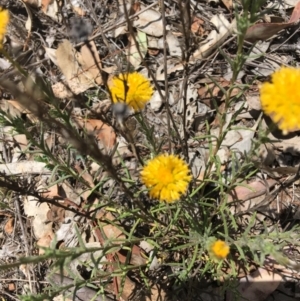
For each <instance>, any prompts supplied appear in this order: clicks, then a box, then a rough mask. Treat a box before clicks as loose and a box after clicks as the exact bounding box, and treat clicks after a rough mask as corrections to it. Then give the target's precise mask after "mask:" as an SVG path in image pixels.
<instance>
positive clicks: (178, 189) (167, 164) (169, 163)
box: [141, 154, 192, 203]
mask: <svg viewBox="0 0 300 301" xmlns="http://www.w3.org/2000/svg"><path fill="white" fill-rule="evenodd" d="M191 178H192V177H191V176H190V174H189V167H188V165H187V164H186V163H185V162H184V161H183V160H182V159H181V158H180V157H177V156H175V155H165V154H162V155H158V156H157V157H155V158H154V159H152V160H150V161H149V162H148V164H147V165H146V166H145V167H144V168H143V170H142V172H141V179H142V182H143V183H144V184H145V185H146V187H147V188H149V194H150V197H151V198H154V199H158V200H160V201H166V202H168V203H172V202H175V201H177V200H178V199H179V198H180V196H181V195H182V194H183V193H185V192H186V190H187V187H188V184H189V182H190V180H191Z"/></svg>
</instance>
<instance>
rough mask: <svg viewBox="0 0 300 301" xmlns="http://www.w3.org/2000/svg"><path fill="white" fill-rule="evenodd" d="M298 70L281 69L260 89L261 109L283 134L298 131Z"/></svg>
mask: <svg viewBox="0 0 300 301" xmlns="http://www.w3.org/2000/svg"><path fill="white" fill-rule="evenodd" d="M299 84H300V69H296V68H292V67H282V68H281V69H279V70H277V71H276V72H274V73H273V75H272V82H271V83H269V82H266V83H263V84H262V86H261V88H260V99H261V104H262V109H263V111H264V112H265V114H267V115H269V116H270V117H271V118H272V120H273V122H274V123H276V124H277V125H278V127H279V128H280V129H281V130H282V131H283V134H287V133H288V132H292V131H296V130H299V129H300V89H299Z"/></svg>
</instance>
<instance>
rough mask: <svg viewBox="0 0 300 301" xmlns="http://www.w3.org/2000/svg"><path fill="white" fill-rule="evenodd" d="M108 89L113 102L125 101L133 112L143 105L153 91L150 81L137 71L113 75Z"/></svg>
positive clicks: (140, 108)
mask: <svg viewBox="0 0 300 301" xmlns="http://www.w3.org/2000/svg"><path fill="white" fill-rule="evenodd" d="M109 89H110V93H111V96H112V101H113V102H114V103H118V102H121V103H126V104H127V105H128V106H129V107H131V108H132V109H133V110H134V111H135V112H137V111H140V110H142V109H143V108H144V107H145V105H146V103H147V102H148V101H149V100H150V98H151V96H152V93H153V88H152V86H151V84H150V81H149V80H148V79H147V78H146V77H144V76H143V75H141V74H140V73H138V72H134V73H125V74H123V73H121V74H119V75H118V76H115V77H114V78H113V79H112V81H111V83H110V84H109Z"/></svg>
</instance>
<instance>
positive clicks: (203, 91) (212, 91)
mask: <svg viewBox="0 0 300 301" xmlns="http://www.w3.org/2000/svg"><path fill="white" fill-rule="evenodd" d="M216 82H217V84H218V85H216V84H215V83H214V82H206V85H205V86H203V87H201V88H199V89H198V94H199V96H200V98H201V101H202V102H203V103H205V104H206V105H207V106H209V107H210V108H211V109H214V104H213V102H212V99H213V98H215V97H221V100H224V99H225V97H226V95H224V93H223V92H222V91H221V87H222V88H224V89H225V90H228V89H229V88H230V86H231V84H230V81H228V80H226V79H224V78H222V77H220V78H218V79H216ZM238 93H240V89H238V88H233V90H232V91H231V94H230V95H231V97H234V96H236V95H237V94H238Z"/></svg>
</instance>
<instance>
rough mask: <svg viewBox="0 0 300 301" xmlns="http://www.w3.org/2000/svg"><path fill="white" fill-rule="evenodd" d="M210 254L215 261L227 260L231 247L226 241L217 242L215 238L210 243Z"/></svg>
mask: <svg viewBox="0 0 300 301" xmlns="http://www.w3.org/2000/svg"><path fill="white" fill-rule="evenodd" d="M207 248H208V253H209V255H210V257H211V258H212V259H213V260H221V259H225V258H226V257H227V255H228V254H229V246H228V245H227V243H226V242H225V241H222V240H216V239H215V238H214V237H213V238H211V239H210V240H209V242H208V246H207Z"/></svg>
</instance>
